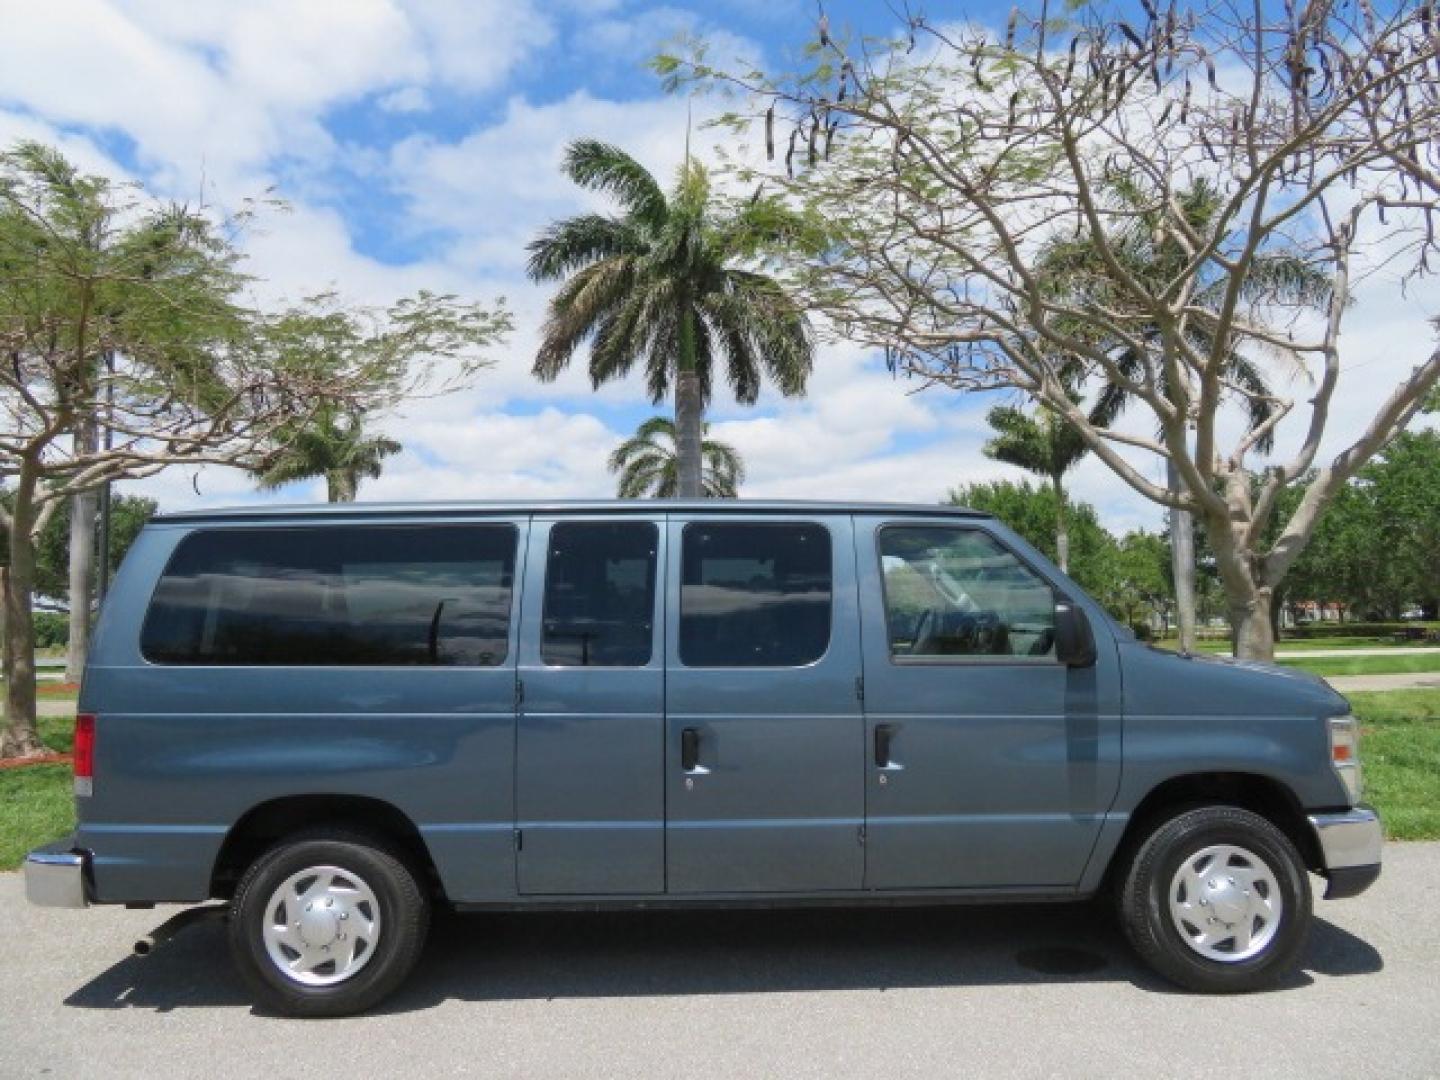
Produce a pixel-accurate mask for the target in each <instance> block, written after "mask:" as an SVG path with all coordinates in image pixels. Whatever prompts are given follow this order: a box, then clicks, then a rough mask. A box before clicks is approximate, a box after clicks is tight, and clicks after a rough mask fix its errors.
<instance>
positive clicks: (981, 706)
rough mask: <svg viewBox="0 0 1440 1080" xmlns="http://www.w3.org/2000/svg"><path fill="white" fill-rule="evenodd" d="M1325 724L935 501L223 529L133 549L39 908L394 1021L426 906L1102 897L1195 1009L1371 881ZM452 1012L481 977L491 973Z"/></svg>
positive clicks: (1373, 868)
mask: <svg viewBox="0 0 1440 1080" xmlns="http://www.w3.org/2000/svg"><path fill="white" fill-rule="evenodd" d="M1356 737H1357V730H1356V724H1355V721H1354V720H1353V718H1351V716H1350V715H1349V711H1348V709H1347V707H1346V703H1345V700H1344V699H1343V698H1341V697H1340V696H1339V695H1337V694H1335V693H1334V692H1333V691H1331V690H1330V689H1329V688H1328V687H1327V686H1326V685H1325V684H1324V683H1323V682H1322V681H1320V680H1319V679H1317V678H1314V677H1311V676H1308V675H1306V674H1304V673H1301V672H1296V671H1290V670H1282V669H1279V668H1275V667H1270V666H1266V665H1261V664H1254V663H1244V662H1234V661H1220V660H1214V659H1206V658H1202V657H1198V656H1178V655H1174V654H1171V653H1168V652H1161V651H1158V650H1155V649H1152V648H1149V647H1146V646H1143V645H1141V644H1140V643H1138V642H1136V641H1135V640H1134V638H1133V637H1132V635H1131V634H1130V632H1129V631H1127V630H1125V629H1124V628H1122V627H1120V626H1119V625H1117V624H1116V623H1115V622H1114V621H1113V620H1112V619H1111V618H1110V617H1109V616H1108V615H1106V614H1105V612H1104V611H1103V610H1102V609H1101V608H1100V607H1099V606H1097V605H1096V604H1095V603H1094V602H1093V601H1092V600H1090V599H1089V598H1088V597H1087V596H1085V595H1084V594H1083V593H1082V592H1081V591H1080V590H1079V589H1078V588H1077V587H1076V586H1075V584H1074V583H1073V582H1072V581H1070V580H1069V579H1068V578H1067V577H1065V575H1063V574H1061V573H1060V572H1059V571H1058V570H1057V569H1056V568H1055V567H1054V566H1053V565H1052V564H1051V563H1049V562H1048V561H1046V560H1045V559H1044V558H1043V557H1042V556H1041V555H1040V554H1039V553H1037V552H1036V551H1035V550H1034V549H1033V548H1031V547H1029V546H1028V545H1027V544H1025V543H1024V542H1023V541H1022V540H1020V539H1019V538H1018V537H1017V536H1016V535H1015V534H1014V533H1013V532H1011V531H1010V530H1009V529H1007V528H1005V527H1004V526H1002V525H1001V524H999V523H998V522H996V521H995V520H993V519H991V518H989V517H987V516H984V515H980V514H975V513H971V512H968V511H965V510H960V509H955V508H949V507H945V508H942V507H934V506H896V505H867V504H851V503H812V504H807V503H794V502H749V501H746V502H720V501H703V502H698V501H697V502H663V501H654V502H628V503H618V502H593V503H574V504H544V505H541V504H520V503H512V504H495V505H443V504H442V505H396V506H390V505H378V504H377V505H340V506H324V507H309V508H302V509H269V508H254V507H251V508H245V509H238V510H231V511H211V512H200V511H197V512H191V513H184V514H171V515H167V516H164V517H160V518H157V519H155V520H154V521H152V522H151V523H150V524H149V525H147V526H146V528H145V530H144V532H143V533H142V534H141V536H140V538H139V540H138V541H137V542H136V544H135V546H134V548H133V549H132V550H131V552H130V554H129V556H128V558H127V559H126V561H125V564H124V566H123V568H122V569H121V571H120V573H119V576H118V577H117V579H116V581H115V584H114V587H113V589H112V590H111V592H110V595H109V598H108V600H107V602H106V606H105V610H104V612H103V614H102V617H101V619H100V623H99V627H98V629H97V632H96V636H95V642H94V646H93V648H92V651H91V656H90V666H89V668H88V670H87V672H86V675H85V681H84V685H83V688H82V690H81V697H80V716H79V717H78V718H77V738H76V754H75V762H76V777H75V789H76V806H77V816H78V822H79V824H78V827H77V829H76V831H75V834H74V835H73V836H71V837H67V838H65V839H64V840H62V841H60V842H58V843H57V844H54V845H51V846H50V847H48V848H45V849H42V850H40V851H37V852H34V853H32V854H31V856H30V857H29V860H28V862H27V864H26V873H27V879H28V888H29V894H30V897H31V899H32V900H34V901H36V902H38V903H42V904H61V905H67V906H76V907H79V906H85V905H89V904H130V905H135V904H142V905H143V904H153V903H161V902H180V903H198V902H201V901H205V900H208V899H211V898H219V899H222V900H225V901H227V902H228V904H229V931H228V932H229V938H230V943H231V946H232V950H233V953H234V957H235V961H236V963H237V964H238V967H239V970H240V971H241V973H242V974H243V975H244V977H245V979H246V981H247V982H248V984H249V985H250V986H251V987H252V988H253V990H254V992H255V995H256V997H257V998H258V999H259V1000H261V1001H262V1002H264V1003H265V1004H267V1005H269V1006H270V1007H273V1008H275V1009H278V1010H280V1011H282V1012H286V1013H292V1014H296V1015H308V1016H321V1015H339V1014H344V1013H351V1012H355V1011H358V1010H362V1009H365V1008H367V1007H369V1006H371V1005H374V1004H375V1003H376V1002H378V1001H380V1000H381V999H382V998H384V997H385V996H386V995H387V994H389V993H390V992H391V991H393V990H394V989H395V988H396V987H397V986H399V984H400V983H401V981H402V980H403V979H404V978H405V976H406V975H407V973H408V972H409V971H410V970H411V968H412V967H413V966H414V964H415V962H416V960H417V958H418V957H419V955H420V951H421V947H422V945H423V942H424V940H425V934H426V927H427V925H428V920H429V916H430V911H431V909H432V908H433V907H434V906H435V905H437V904H443V905H446V906H449V907H453V908H456V909H459V910H463V911H487V910H511V909H523V910H532V909H534V910H542V909H545V910H548V909H555V908H582V909H595V908H642V907H643V908H654V907H663V906H667V905H684V906H695V905H696V904H701V905H713V906H724V905H733V904H745V905H756V904H760V905H776V906H779V905H803V904H822V903H823V904H836V903H843V904H864V903H870V902H882V903H892V902H896V901H905V902H915V903H928V904H937V903H968V902H992V903H993V902H997V901H1017V902H1018V901H1037V900H1047V901H1053V900H1081V899H1084V898H1087V897H1091V896H1094V895H1096V894H1098V893H1102V892H1110V893H1113V895H1114V896H1115V898H1116V902H1117V905H1118V910H1119V914H1120V918H1121V920H1122V921H1123V924H1124V927H1125V931H1126V933H1127V934H1128V935H1129V938H1130V940H1131V941H1132V942H1133V943H1134V945H1135V947H1136V949H1137V950H1138V951H1139V953H1140V954H1141V955H1142V956H1143V957H1144V958H1145V959H1146V960H1147V961H1148V962H1149V963H1150V964H1152V965H1153V966H1154V967H1155V968H1156V969H1157V970H1158V971H1160V972H1161V973H1163V974H1164V975H1165V976H1167V977H1168V978H1170V979H1172V980H1173V981H1175V982H1176V983H1178V984H1180V985H1181V986H1184V987H1188V988H1190V989H1194V990H1201V991H1232V990H1250V989H1254V988H1257V987H1261V986H1265V985H1268V984H1271V983H1273V982H1275V981H1276V980H1277V979H1279V978H1281V977H1283V976H1284V975H1285V974H1286V973H1287V972H1288V971H1290V970H1291V969H1292V968H1293V966H1294V965H1295V963H1296V962H1297V959H1298V957H1299V956H1300V954H1301V949H1302V947H1303V945H1304V941H1305V935H1306V931H1307V929H1308V927H1309V924H1310V919H1311V892H1310V888H1309V884H1308V881H1307V871H1308V872H1314V873H1317V874H1321V875H1323V876H1325V877H1326V878H1328V879H1329V891H1328V894H1327V895H1329V896H1350V895H1353V894H1355V893H1358V892H1360V891H1362V890H1364V889H1365V888H1366V887H1367V886H1368V885H1369V884H1370V883H1371V882H1373V881H1374V880H1375V878H1376V876H1377V875H1378V874H1379V870H1380V843H1381V831H1380V823H1379V820H1378V818H1377V817H1376V815H1375V814H1374V812H1373V811H1371V810H1370V809H1369V808H1367V807H1365V806H1364V805H1363V804H1361V802H1360V796H1361V784H1360V767H1359V761H1358V753H1357V745H1356ZM476 978H477V979H480V978H484V973H483V972H477V973H476Z"/></svg>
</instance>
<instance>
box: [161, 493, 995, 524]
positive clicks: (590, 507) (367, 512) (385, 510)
mask: <svg viewBox="0 0 1440 1080" xmlns="http://www.w3.org/2000/svg"><path fill="white" fill-rule="evenodd" d="M657 512H658V513H665V512H674V513H684V512H704V513H707V514H715V513H720V514H725V513H733V514H795V513H808V514H906V515H921V514H923V515H925V516H926V517H963V518H988V517H990V515H989V514H985V513H981V512H980V511H978V510H968V509H966V508H965V507H963V506H938V505H932V504H928V503H886V502H822V501H813V500H804V499H558V500H554V499H552V500H514V501H509V500H507V501H494V502H484V501H481V502H359V503H303V504H296V505H290V506H269V505H256V506H228V507H222V508H218V509H213V510H179V511H175V512H173V513H168V514H157V515H156V516H155V518H154V519H153V520H154V521H156V522H184V523H187V524H189V523H194V522H199V521H215V522H237V521H275V520H284V519H287V518H321V519H323V518H342V519H365V518H374V517H451V516H455V515H462V514H595V513H606V514H625V513H631V514H654V513H657Z"/></svg>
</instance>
